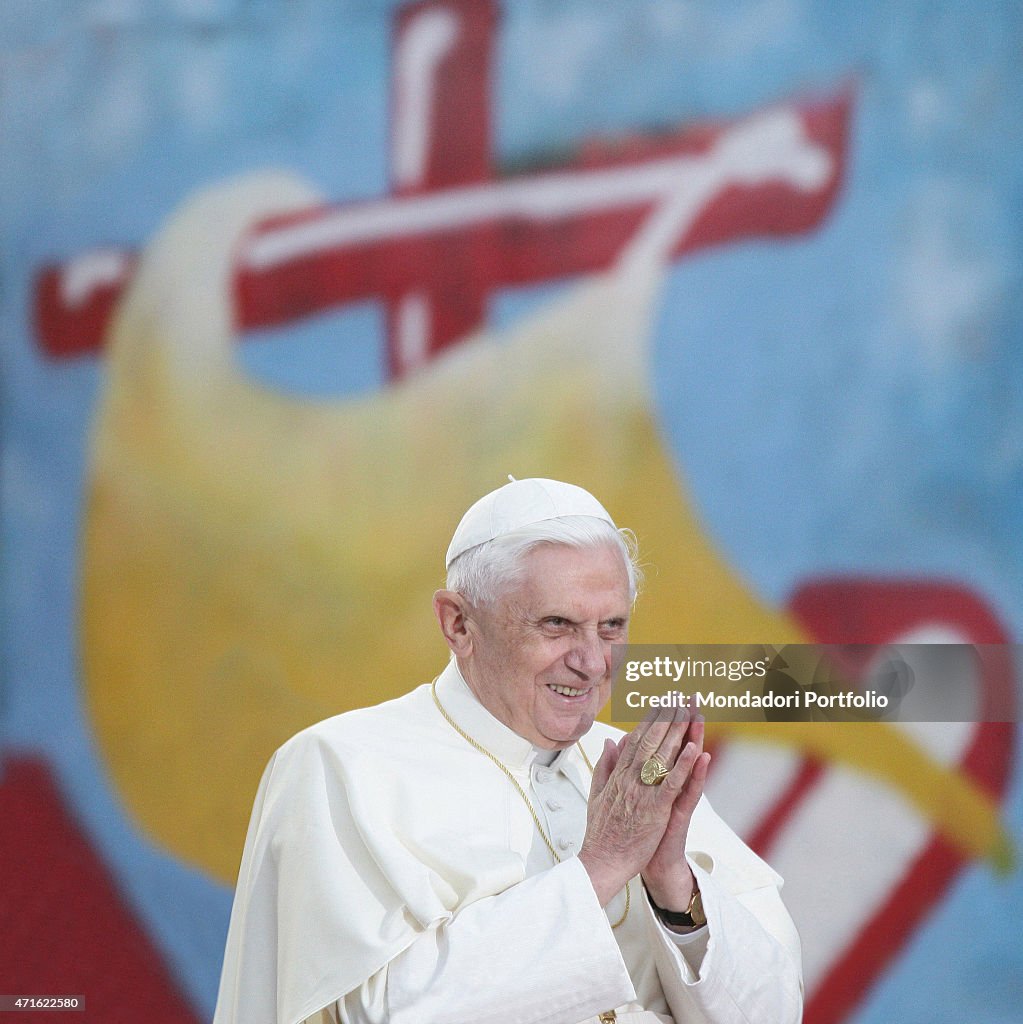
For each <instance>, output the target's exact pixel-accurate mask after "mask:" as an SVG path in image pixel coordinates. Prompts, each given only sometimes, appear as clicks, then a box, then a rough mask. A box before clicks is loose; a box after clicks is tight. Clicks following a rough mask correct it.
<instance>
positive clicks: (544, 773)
mask: <svg viewBox="0 0 1023 1024" xmlns="http://www.w3.org/2000/svg"><path fill="white" fill-rule="evenodd" d="M552 774H553V773H552V772H551V770H550V768H537V770H536V781H537V782H550V781H551V775H552Z"/></svg>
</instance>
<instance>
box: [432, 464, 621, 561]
mask: <svg viewBox="0 0 1023 1024" xmlns="http://www.w3.org/2000/svg"><path fill="white" fill-rule="evenodd" d="M509 479H511V483H508V484H505V485H504V486H503V487H498V489H497V490H496V491H491V492H490V493H489V494H485V495H484V496H483V497H482V498H480V500H479V501H477V502H476V504H475V505H473V506H472V507H471V508H470V509H469V511H468V512H466V513H465V515H464V516H462V521H461V522H460V523H459V524H458V529H456V530H455V535H454V536H453V537H452V538H451V544H450V545H449V546H448V553H447V557H446V558H445V560H444V565H445V567H448V566H450V565H451V563H452V562H453V561H454V560H455V559H456V558H457V557H458V556H459V555H460V554H462V553H463V552H465V551H468V550H469V549H470V548H474V547H476V546H477V545H479V544H485V543H486V542H487V541H488V540H493V539H494V538H495V537H501V536H503V535H504V534H506V533H512V532H513V531H514V530H521V529H522V528H523V527H524V526H532V525H533V524H534V523H542V522H545V521H546V520H548V519H560V518H561V517H562V516H591V517H592V518H594V519H602V520H603V521H604V522H605V523H608V524H609V525H610V526H612V527H614V525H615V524H614V520H613V519H612V518H611V517H610V516H609V515H608V514H607V510H606V509H605V508H604V506H603V505H601V503H600V502H599V501H597V499H596V498H594V497H593V495H592V494H590V492H589V491H584V490H583V489H582V488H581V487H576V486H575V484H563V483H561V481H560V480H540V479H533V480H515V479H512V478H510V477H509Z"/></svg>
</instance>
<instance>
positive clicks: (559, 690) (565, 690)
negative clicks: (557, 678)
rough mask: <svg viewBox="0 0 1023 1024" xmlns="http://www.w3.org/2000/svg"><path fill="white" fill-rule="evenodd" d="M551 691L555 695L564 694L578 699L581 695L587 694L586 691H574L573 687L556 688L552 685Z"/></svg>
mask: <svg viewBox="0 0 1023 1024" xmlns="http://www.w3.org/2000/svg"><path fill="white" fill-rule="evenodd" d="M551 689H552V690H553V691H554V692H555V693H561V694H564V695H565V696H566V697H578V696H579V695H580V694H583V693H585V692H586V691H585V690H573V689H572V687H571V686H554V685H553V684H552V685H551Z"/></svg>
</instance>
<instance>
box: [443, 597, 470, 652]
mask: <svg viewBox="0 0 1023 1024" xmlns="http://www.w3.org/2000/svg"><path fill="white" fill-rule="evenodd" d="M467 609H468V604H467V602H466V600H465V598H464V597H462V595H461V594H459V593H458V591H457V590H438V591H437V593H436V594H434V595H433V614H434V615H436V616H437V621H438V622H439V623H440V631H441V632H442V633H443V634H444V639H445V640H446V641H447V644H448V647H450V648H451V650H452V652H453V653H454V654H455V655H456V656H457V657H465V656H467V655H469V654H471V653H472V635H471V634H470V632H469V628H468V621H467V618H466V612H467Z"/></svg>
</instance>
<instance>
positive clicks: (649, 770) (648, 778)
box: [639, 754, 669, 786]
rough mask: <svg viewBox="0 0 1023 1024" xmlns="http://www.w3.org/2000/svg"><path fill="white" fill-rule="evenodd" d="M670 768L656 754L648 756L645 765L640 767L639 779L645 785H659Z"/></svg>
mask: <svg viewBox="0 0 1023 1024" xmlns="http://www.w3.org/2000/svg"><path fill="white" fill-rule="evenodd" d="M668 771H669V768H668V766H667V765H666V764H665V763H664V761H663V760H662V759H661V758H660V757H658V756H657V754H654V755H653V757H648V758H647V759H646V760H645V761H644V762H643V767H642V769H640V773H639V781H640V782H642V783H643V785H644V786H659V785H660V784H661V783H662V782H663V781H664V776H665V775H667V774H668Z"/></svg>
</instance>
